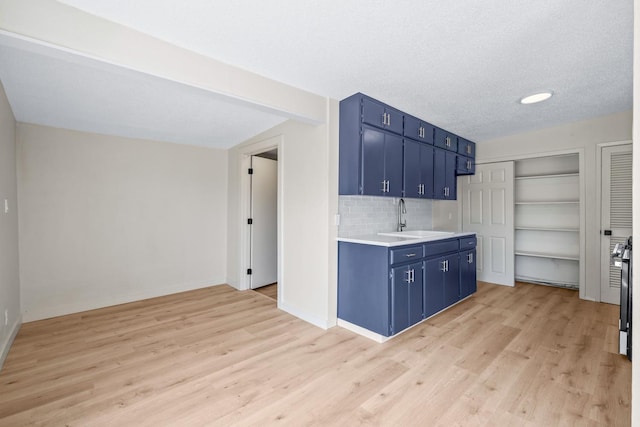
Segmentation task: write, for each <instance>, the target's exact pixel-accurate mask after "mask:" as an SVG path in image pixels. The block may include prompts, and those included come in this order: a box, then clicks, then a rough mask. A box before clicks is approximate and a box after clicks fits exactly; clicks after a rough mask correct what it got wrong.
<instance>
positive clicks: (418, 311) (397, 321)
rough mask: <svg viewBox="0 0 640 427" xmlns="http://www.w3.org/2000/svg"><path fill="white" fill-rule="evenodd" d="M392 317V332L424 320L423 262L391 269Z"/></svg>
mask: <svg viewBox="0 0 640 427" xmlns="http://www.w3.org/2000/svg"><path fill="white" fill-rule="evenodd" d="M391 318H392V321H391V330H392V333H395V332H399V331H402V330H403V329H406V328H408V327H409V326H412V325H415V324H416V323H418V322H419V321H421V320H422V262H416V263H413V264H409V265H405V266H401V267H394V268H392V269H391Z"/></svg>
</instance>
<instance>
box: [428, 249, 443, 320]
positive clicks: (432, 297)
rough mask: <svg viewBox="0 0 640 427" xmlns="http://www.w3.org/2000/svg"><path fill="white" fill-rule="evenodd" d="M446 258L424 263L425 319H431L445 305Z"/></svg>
mask: <svg viewBox="0 0 640 427" xmlns="http://www.w3.org/2000/svg"><path fill="white" fill-rule="evenodd" d="M443 261H444V258H433V259H429V260H426V261H425V262H424V295H423V297H424V302H423V306H424V317H429V316H431V315H433V314H435V313H437V312H439V311H440V310H442V309H443V308H444V307H445V305H444V276H443V272H444V264H443Z"/></svg>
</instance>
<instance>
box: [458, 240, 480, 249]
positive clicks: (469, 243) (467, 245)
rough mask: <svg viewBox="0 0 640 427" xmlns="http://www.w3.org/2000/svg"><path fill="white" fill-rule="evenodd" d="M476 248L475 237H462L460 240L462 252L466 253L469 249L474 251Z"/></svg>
mask: <svg viewBox="0 0 640 427" xmlns="http://www.w3.org/2000/svg"><path fill="white" fill-rule="evenodd" d="M475 247H476V238H475V237H461V238H460V250H461V251H466V250H468V249H473V248H475Z"/></svg>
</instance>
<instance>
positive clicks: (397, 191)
mask: <svg viewBox="0 0 640 427" xmlns="http://www.w3.org/2000/svg"><path fill="white" fill-rule="evenodd" d="M361 164H362V168H361V170H362V177H361V182H362V188H361V191H360V193H361V194H364V195H371V196H393V197H402V138H400V137H399V136H396V135H392V134H389V133H387V132H383V131H380V130H376V129H372V128H369V127H365V128H363V130H362V161H361Z"/></svg>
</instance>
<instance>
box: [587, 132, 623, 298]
mask: <svg viewBox="0 0 640 427" xmlns="http://www.w3.org/2000/svg"><path fill="white" fill-rule="evenodd" d="M619 145H630V146H631V154H632V155H633V141H631V140H625V141H613V142H601V143H599V144H596V188H597V189H598V191H596V205H597V206H598V209H597V210H596V224H598V255H599V256H598V267H597V269H598V276H597V277H598V278H600V279H599V280H598V283H599V284H600V286H599V287H598V292H597V299H596V301H597V302H602V283H601V282H602V258H603V257H604V256H606V257H607V258H609V257H610V256H611V254H609V253H608V252H607V253H606V254H605V253H603V249H602V242H601V239H602V230H601V229H600V227H601V226H602V149H603V148H605V147H615V146H619ZM631 179H632V180H633V176H632V177H631ZM580 296H581V297H582V294H580Z"/></svg>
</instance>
